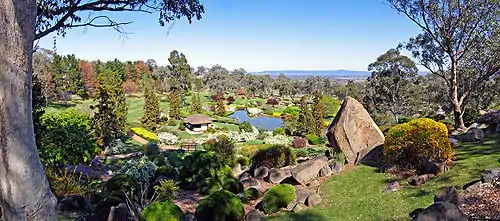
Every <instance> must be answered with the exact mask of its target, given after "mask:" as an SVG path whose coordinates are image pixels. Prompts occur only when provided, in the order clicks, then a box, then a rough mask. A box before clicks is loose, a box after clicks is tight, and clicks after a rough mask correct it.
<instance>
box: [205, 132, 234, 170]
mask: <svg viewBox="0 0 500 221" xmlns="http://www.w3.org/2000/svg"><path fill="white" fill-rule="evenodd" d="M203 149H205V150H207V151H213V152H215V153H216V154H217V156H218V157H219V158H220V159H221V160H222V162H225V163H226V164H228V165H229V166H234V164H235V153H236V150H235V147H234V143H233V142H232V141H231V140H229V138H228V137H227V136H224V135H221V136H219V138H218V139H217V140H209V141H208V142H206V143H204V144H203Z"/></svg>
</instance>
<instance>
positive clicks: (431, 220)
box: [416, 202, 467, 221]
mask: <svg viewBox="0 0 500 221" xmlns="http://www.w3.org/2000/svg"><path fill="white" fill-rule="evenodd" d="M442 220H448V221H467V218H466V217H465V215H464V214H463V213H462V211H460V209H458V206H457V205H455V204H453V203H449V202H438V203H434V204H432V205H431V206H429V207H427V209H425V210H424V211H422V212H421V213H419V214H418V217H417V219H416V221H442Z"/></svg>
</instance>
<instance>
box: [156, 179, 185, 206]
mask: <svg viewBox="0 0 500 221" xmlns="http://www.w3.org/2000/svg"><path fill="white" fill-rule="evenodd" d="M153 189H154V190H155V197H156V199H155V200H156V201H162V202H163V201H172V200H173V199H174V197H175V192H176V191H177V190H178V189H179V187H177V185H175V181H174V180H167V179H163V180H160V183H159V184H158V185H156V186H154V187H153Z"/></svg>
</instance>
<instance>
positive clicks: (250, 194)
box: [242, 187, 262, 203]
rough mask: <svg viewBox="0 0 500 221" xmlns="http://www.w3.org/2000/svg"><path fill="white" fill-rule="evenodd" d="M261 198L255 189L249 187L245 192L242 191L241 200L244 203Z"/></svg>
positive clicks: (260, 194)
mask: <svg viewBox="0 0 500 221" xmlns="http://www.w3.org/2000/svg"><path fill="white" fill-rule="evenodd" d="M261 196H262V193H261V192H260V191H259V190H258V189H256V188H255V187H250V188H248V189H247V190H245V191H243V199H242V201H243V202H244V203H248V202H250V201H252V200H256V199H258V198H260V197H261Z"/></svg>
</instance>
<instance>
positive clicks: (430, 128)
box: [384, 118, 453, 169]
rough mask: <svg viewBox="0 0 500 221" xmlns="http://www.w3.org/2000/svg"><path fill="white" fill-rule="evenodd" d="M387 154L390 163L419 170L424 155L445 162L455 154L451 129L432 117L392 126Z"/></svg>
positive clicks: (388, 138)
mask: <svg viewBox="0 0 500 221" xmlns="http://www.w3.org/2000/svg"><path fill="white" fill-rule="evenodd" d="M384 146H385V149H384V155H385V157H386V159H387V161H388V162H389V163H392V164H396V165H400V166H403V167H406V168H412V169H419V168H420V167H421V162H422V160H423V159H424V158H428V159H430V160H434V161H445V160H447V159H450V158H451V157H452V151H453V150H452V148H451V145H450V141H449V140H448V130H447V128H446V126H445V125H444V124H442V123H438V122H436V121H434V120H431V119H428V118H420V119H415V120H412V121H410V122H408V123H404V124H399V125H396V126H394V127H392V128H391V129H390V130H389V132H388V133H387V136H386V139H385V144H384Z"/></svg>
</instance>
